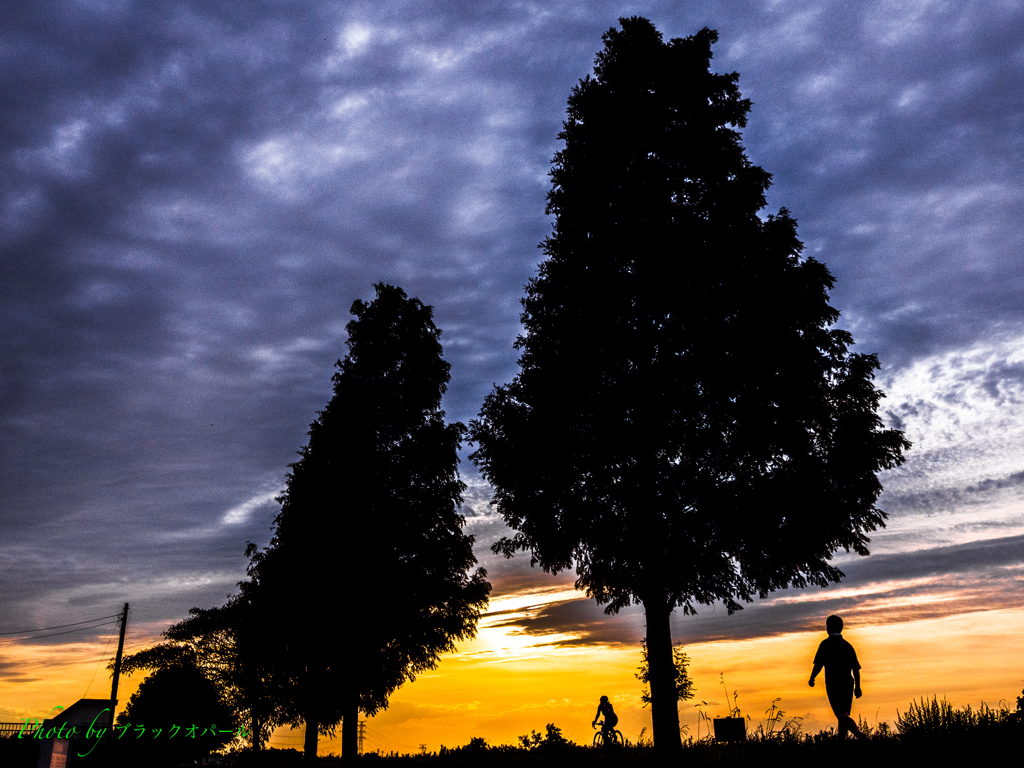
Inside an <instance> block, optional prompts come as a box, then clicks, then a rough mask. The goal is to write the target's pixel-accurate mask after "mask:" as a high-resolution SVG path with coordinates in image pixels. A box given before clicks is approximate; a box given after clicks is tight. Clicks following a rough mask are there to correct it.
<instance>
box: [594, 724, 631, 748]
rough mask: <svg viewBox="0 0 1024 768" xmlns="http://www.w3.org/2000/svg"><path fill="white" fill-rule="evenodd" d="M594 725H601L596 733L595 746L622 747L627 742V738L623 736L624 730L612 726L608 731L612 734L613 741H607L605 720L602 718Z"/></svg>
mask: <svg viewBox="0 0 1024 768" xmlns="http://www.w3.org/2000/svg"><path fill="white" fill-rule="evenodd" d="M592 725H593V726H594V727H595V728H597V727H598V726H601V730H599V731H598V732H597V733H595V734H594V746H595V747H621V746H623V745H624V744H625V743H626V740H625V739H624V738H622V731H619V730H616V729H615V728H612V729H611V730H610V731H608V733H609V734H610V735H611V741H605V732H604V720H600V721H598V722H596V723H592Z"/></svg>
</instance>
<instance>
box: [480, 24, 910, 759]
mask: <svg viewBox="0 0 1024 768" xmlns="http://www.w3.org/2000/svg"><path fill="white" fill-rule="evenodd" d="M620 23H621V27H622V28H621V30H617V29H611V30H609V31H608V32H607V33H606V34H605V36H604V42H605V46H604V50H603V51H602V52H601V53H599V54H598V57H597V63H596V67H595V70H594V76H593V77H587V78H585V79H584V80H582V81H581V82H580V83H579V85H577V86H576V87H575V88H574V89H573V92H572V95H571V96H570V98H569V106H568V118H567V119H566V121H565V122H564V124H563V125H564V130H563V131H562V133H561V134H560V135H559V138H560V139H562V140H564V142H565V148H564V149H563V150H562V151H560V152H558V153H557V154H556V155H555V159H554V163H553V167H552V170H551V179H552V187H551V191H550V193H549V195H548V207H547V211H548V213H551V214H554V215H555V225H554V232H553V233H552V235H551V236H550V237H549V238H547V239H546V240H545V241H544V243H543V249H544V253H545V255H546V257H547V259H546V260H545V261H544V262H543V263H542V264H541V267H540V274H539V276H538V277H537V278H535V279H533V280H531V282H530V283H529V285H528V286H527V290H526V298H525V299H524V302H523V305H524V312H523V315H522V323H523V328H524V332H523V335H522V336H520V337H519V339H518V341H517V342H516V347H517V348H518V349H519V350H521V352H522V356H521V358H520V360H519V365H520V369H521V370H520V373H519V374H518V376H517V377H516V378H515V380H514V381H513V382H512V383H511V384H508V385H507V386H503V387H498V388H497V389H495V391H494V392H493V393H491V394H490V395H489V396H488V397H487V399H486V401H485V403H484V406H483V409H482V411H481V414H480V418H479V420H477V421H474V422H472V423H471V425H470V432H471V439H472V441H473V442H475V443H477V444H478V446H479V447H478V449H477V451H476V453H474V454H473V456H472V458H473V459H474V461H476V462H477V463H478V464H479V466H480V467H481V469H482V472H483V474H484V476H485V477H486V478H487V479H488V480H489V481H490V483H491V484H492V486H493V487H494V489H495V496H494V499H495V503H496V505H497V507H498V509H499V511H500V512H501V514H502V515H503V516H504V518H505V520H506V522H507V523H508V524H509V526H510V527H512V528H513V529H515V530H516V531H518V532H517V533H516V535H515V536H514V537H513V538H511V539H505V540H503V541H502V542H499V544H498V545H496V546H495V550H496V551H501V552H504V553H505V554H506V555H508V556H511V555H512V554H513V553H514V552H515V551H520V550H526V551H529V552H531V554H532V557H533V558H534V560H535V561H537V562H539V563H540V564H541V566H543V567H544V568H545V569H547V570H549V571H553V572H557V571H559V570H563V569H568V568H573V567H575V569H576V573H577V576H578V579H577V582H576V584H577V587H578V588H580V589H584V590H586V591H587V593H588V594H589V595H592V596H593V597H594V598H596V599H597V601H598V602H599V603H602V604H605V605H607V609H606V610H608V611H609V612H615V611H618V610H619V609H620V608H622V607H624V606H626V605H628V604H630V603H642V604H643V606H644V610H645V613H646V618H647V637H646V643H647V651H648V661H649V665H650V666H649V673H648V675H649V681H650V690H651V699H652V716H653V726H654V728H653V735H654V739H655V743H656V745H657V747H658V748H659V749H663V750H664V749H667V750H675V749H679V748H680V735H679V718H678V710H677V701H676V691H675V688H674V680H675V668H674V665H673V657H672V636H671V629H670V624H669V620H670V616H671V614H672V612H673V610H674V609H675V608H677V607H682V609H683V610H684V612H687V613H689V612H692V611H693V610H694V608H695V606H696V605H697V604H710V603H712V602H714V601H718V600H721V601H724V602H725V604H726V606H728V609H729V611H730V612H731V611H733V610H735V609H737V608H739V607H740V605H739V603H738V601H740V600H750V599H752V598H753V596H755V595H761V596H764V595H766V594H767V593H768V592H770V591H772V590H775V589H779V588H782V587H786V586H796V587H803V586H806V585H809V584H817V585H822V586H823V585H825V584H827V583H829V582H834V581H837V580H838V579H839V578H840V577H841V575H842V574H841V572H840V571H839V570H838V569H837V568H835V567H834V566H833V565H832V564H830V562H829V560H830V559H831V556H832V554H833V553H834V552H835V551H836V550H837V549H838V548H840V547H842V548H845V549H846V550H851V549H852V550H854V551H855V552H857V553H859V554H863V555H866V554H867V553H868V550H867V547H866V545H867V543H868V538H867V535H866V534H867V533H868V532H870V531H872V530H874V529H875V528H877V527H878V526H882V525H884V518H885V515H884V513H883V512H882V511H880V510H879V509H877V508H876V507H875V500H876V499H877V498H878V494H879V493H880V491H881V485H880V483H879V481H878V479H877V477H876V473H877V472H878V471H879V470H881V469H884V468H889V467H893V466H895V465H897V464H899V463H900V462H901V461H902V451H903V450H904V449H906V448H908V447H909V443H907V442H906V441H905V440H904V439H903V435H902V433H900V432H897V431H894V430H885V429H882V424H881V421H880V420H879V418H878V415H877V406H878V402H879V398H880V397H882V394H881V392H879V391H878V390H876V389H875V388H874V386H873V384H872V379H873V371H874V369H875V368H877V366H878V363H877V360H876V359H875V357H874V356H871V355H854V354H849V353H848V351H847V347H848V345H849V344H851V343H852V338H851V337H850V335H849V334H848V333H846V332H845V331H841V330H837V329H835V328H833V327H832V324H833V323H834V322H835V321H836V319H837V318H838V316H839V313H838V312H837V311H836V310H835V309H834V308H833V307H831V306H830V305H829V303H828V289H829V288H831V287H832V284H833V280H832V276H831V275H830V274H829V272H828V270H827V269H826V268H825V266H824V265H823V264H821V263H819V262H818V261H816V260H814V259H813V258H802V257H801V256H800V252H801V248H802V246H801V243H800V242H799V240H797V237H796V223H795V222H794V221H793V219H791V218H790V217H789V215H788V213H787V211H786V210H785V209H782V210H781V211H780V212H779V213H778V215H775V216H767V217H765V218H761V216H760V215H759V211H760V210H761V209H762V208H763V207H764V205H765V191H766V189H767V188H768V186H769V183H770V179H771V177H770V175H769V174H768V173H766V172H765V171H764V170H762V169H761V168H759V167H757V166H755V165H752V164H751V163H750V161H749V160H748V159H747V157H746V155H745V154H744V151H743V147H742V145H741V144H740V136H739V133H738V132H737V130H736V129H737V128H739V127H742V126H743V125H745V123H746V119H747V112H748V110H749V109H750V102H749V101H747V100H745V99H742V98H741V97H740V93H739V89H738V87H737V80H738V75H737V74H736V73H732V74H716V73H713V72H711V71H710V61H711V45H712V43H714V42H715V41H716V39H717V35H716V33H715V32H713V31H711V30H708V29H704V30H701V31H700V32H699V33H697V34H696V35H694V36H692V37H688V38H685V39H673V40H670V41H669V42H667V43H666V42H664V41H663V39H662V36H661V34H660V33H659V32H658V30H657V29H655V27H654V26H653V25H652V24H651V23H650V22H649V21H648V20H646V19H643V18H637V17H634V18H630V19H621V20H620Z"/></svg>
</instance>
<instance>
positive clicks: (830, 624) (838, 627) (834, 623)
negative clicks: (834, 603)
mask: <svg viewBox="0 0 1024 768" xmlns="http://www.w3.org/2000/svg"><path fill="white" fill-rule="evenodd" d="M825 631H826V632H828V633H829V634H830V635H835V634H837V633H839V632H842V631H843V620H842V619H841V618H839V617H838V616H829V617H828V618H827V619H825Z"/></svg>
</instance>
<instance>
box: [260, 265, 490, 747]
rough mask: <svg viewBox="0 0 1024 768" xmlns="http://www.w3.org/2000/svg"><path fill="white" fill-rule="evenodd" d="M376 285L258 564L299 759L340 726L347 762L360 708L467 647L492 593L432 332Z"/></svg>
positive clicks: (443, 365) (358, 314)
mask: <svg viewBox="0 0 1024 768" xmlns="http://www.w3.org/2000/svg"><path fill="white" fill-rule="evenodd" d="M375 288H376V294H377V295H376V298H375V299H374V300H373V301H372V302H370V303H368V304H367V303H364V302H362V301H356V302H355V303H354V304H353V305H352V314H353V315H354V316H355V319H354V320H352V321H351V322H350V323H349V324H348V326H347V330H348V334H349V337H348V342H347V343H348V347H349V354H348V356H347V357H346V358H345V360H344V361H343V362H342V361H339V362H338V371H337V372H336V373H335V375H334V379H333V381H334V396H333V397H332V398H331V401H330V402H329V403H328V404H327V407H326V408H324V410H323V411H321V412H320V414H319V416H318V418H317V419H316V421H314V422H313V423H312V424H311V425H310V430H309V442H308V444H307V445H306V447H305V448H304V449H303V450H302V451H301V452H300V455H301V459H300V460H299V461H298V462H296V463H295V464H293V465H291V468H292V471H291V473H290V475H289V476H288V481H287V489H286V490H285V492H284V494H283V495H282V496H281V497H280V498H279V499H278V501H280V503H281V512H280V514H279V515H278V516H277V519H276V522H275V525H276V530H275V534H274V537H273V539H272V541H271V544H270V547H269V548H268V549H266V550H264V551H263V552H258V553H253V554H252V558H253V559H252V568H251V571H252V573H253V574H254V575H255V576H256V577H258V579H259V581H260V584H261V588H262V589H267V590H270V592H271V593H272V594H275V595H277V598H276V601H274V604H275V605H276V606H277V608H276V610H275V612H274V614H273V619H272V626H269V625H270V624H271V622H268V626H267V628H266V629H267V633H266V640H267V642H268V643H270V644H272V645H274V647H276V648H278V649H279V651H280V653H281V657H282V659H283V660H284V661H283V664H284V666H286V667H287V668H289V669H290V670H291V675H292V676H293V679H294V681H295V697H294V702H293V709H292V712H291V716H292V717H293V719H301V720H303V721H305V723H306V734H307V735H306V755H307V756H315V754H316V737H317V733H318V732H323V733H329V732H331V728H332V727H333V725H334V724H336V723H337V722H338V718H339V717H341V718H342V721H343V723H342V750H343V753H344V754H345V755H352V754H355V750H356V722H357V720H356V718H357V711H358V710H362V711H363V712H365V713H366V714H369V715H372V714H373V713H375V712H376V711H377V710H379V709H381V708H383V707H386V706H387V701H388V697H389V696H390V695H391V693H392V692H393V691H394V690H395V689H396V688H397V687H398V686H399V685H401V684H402V683H403V682H405V681H406V680H413V679H414V678H415V675H416V674H417V673H419V672H421V671H423V670H427V669H433V668H434V667H435V666H436V664H437V661H438V658H439V656H440V655H441V654H442V653H446V652H449V651H452V650H454V648H455V645H454V644H455V641H456V640H461V639H465V638H469V637H472V636H473V635H474V634H475V632H476V623H477V619H478V617H479V614H480V610H481V609H482V607H483V606H485V605H486V604H487V596H488V594H489V592H490V584H489V583H488V582H487V581H486V580H485V576H486V573H485V572H484V571H483V570H482V569H480V570H477V571H476V572H475V573H472V574H471V573H470V569H471V567H472V566H473V565H474V564H475V563H476V558H475V557H474V556H473V537H472V536H467V535H465V534H464V533H463V532H462V526H463V525H464V522H465V521H464V519H463V518H462V516H460V515H459V514H458V511H457V507H458V505H459V504H461V502H462V492H463V491H464V490H465V484H463V483H462V482H461V480H460V479H459V474H458V462H459V458H458V453H457V451H458V449H459V447H460V443H461V440H462V438H463V435H464V434H465V427H464V426H463V425H462V424H461V423H458V422H456V423H454V424H445V422H444V412H443V411H442V410H441V397H442V395H443V394H444V392H445V389H446V388H447V384H448V381H449V367H450V366H449V364H448V363H447V362H445V361H444V359H443V358H442V355H441V352H442V350H441V344H440V341H439V337H440V335H441V331H440V330H439V329H438V328H437V327H436V326H435V325H434V323H433V320H432V317H431V315H432V310H431V308H430V307H428V306H424V305H423V304H422V303H421V302H420V301H419V300H418V299H410V298H408V297H407V296H406V294H405V292H404V291H402V290H401V289H400V288H395V287H392V286H389V285H384V284H377V285H376V286H375Z"/></svg>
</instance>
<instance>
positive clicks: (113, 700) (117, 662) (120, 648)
mask: <svg viewBox="0 0 1024 768" xmlns="http://www.w3.org/2000/svg"><path fill="white" fill-rule="evenodd" d="M127 625H128V603H125V604H124V611H122V613H121V638H120V639H119V640H118V641H117V658H116V659H114V684H113V685H112V686H111V688H110V723H111V725H113V723H114V709H116V708H117V682H118V678H120V677H121V654H122V653H123V652H124V628H125V627H126V626H127Z"/></svg>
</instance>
